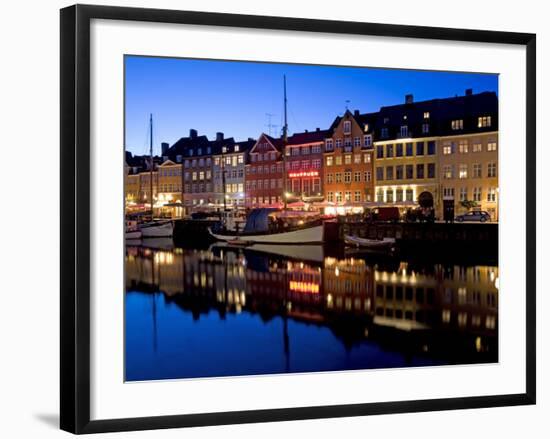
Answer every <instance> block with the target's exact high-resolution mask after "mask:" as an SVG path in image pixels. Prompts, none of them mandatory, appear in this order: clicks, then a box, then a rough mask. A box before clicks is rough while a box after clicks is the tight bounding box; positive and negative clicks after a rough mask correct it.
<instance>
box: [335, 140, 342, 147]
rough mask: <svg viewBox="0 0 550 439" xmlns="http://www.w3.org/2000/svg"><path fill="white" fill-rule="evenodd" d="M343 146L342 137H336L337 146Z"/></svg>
mask: <svg viewBox="0 0 550 439" xmlns="http://www.w3.org/2000/svg"><path fill="white" fill-rule="evenodd" d="M341 147H342V139H336V148H341Z"/></svg>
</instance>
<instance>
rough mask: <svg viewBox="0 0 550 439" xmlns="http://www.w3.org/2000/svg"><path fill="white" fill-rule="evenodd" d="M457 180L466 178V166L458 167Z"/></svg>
mask: <svg viewBox="0 0 550 439" xmlns="http://www.w3.org/2000/svg"><path fill="white" fill-rule="evenodd" d="M458 178H468V165H466V164H461V165H459V168H458Z"/></svg>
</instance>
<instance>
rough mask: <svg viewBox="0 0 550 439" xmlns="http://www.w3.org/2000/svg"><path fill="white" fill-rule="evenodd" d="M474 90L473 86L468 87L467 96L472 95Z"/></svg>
mask: <svg viewBox="0 0 550 439" xmlns="http://www.w3.org/2000/svg"><path fill="white" fill-rule="evenodd" d="M472 94H473V90H472V89H471V88H467V89H466V96H472Z"/></svg>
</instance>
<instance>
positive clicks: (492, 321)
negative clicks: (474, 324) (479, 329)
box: [485, 316, 496, 329]
mask: <svg viewBox="0 0 550 439" xmlns="http://www.w3.org/2000/svg"><path fill="white" fill-rule="evenodd" d="M495 326H496V318H495V316H487V318H486V319H485V327H486V328H487V329H495Z"/></svg>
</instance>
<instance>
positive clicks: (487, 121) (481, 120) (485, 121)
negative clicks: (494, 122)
mask: <svg viewBox="0 0 550 439" xmlns="http://www.w3.org/2000/svg"><path fill="white" fill-rule="evenodd" d="M490 126H491V116H481V117H478V118H477V127H478V128H487V127H490Z"/></svg>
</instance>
